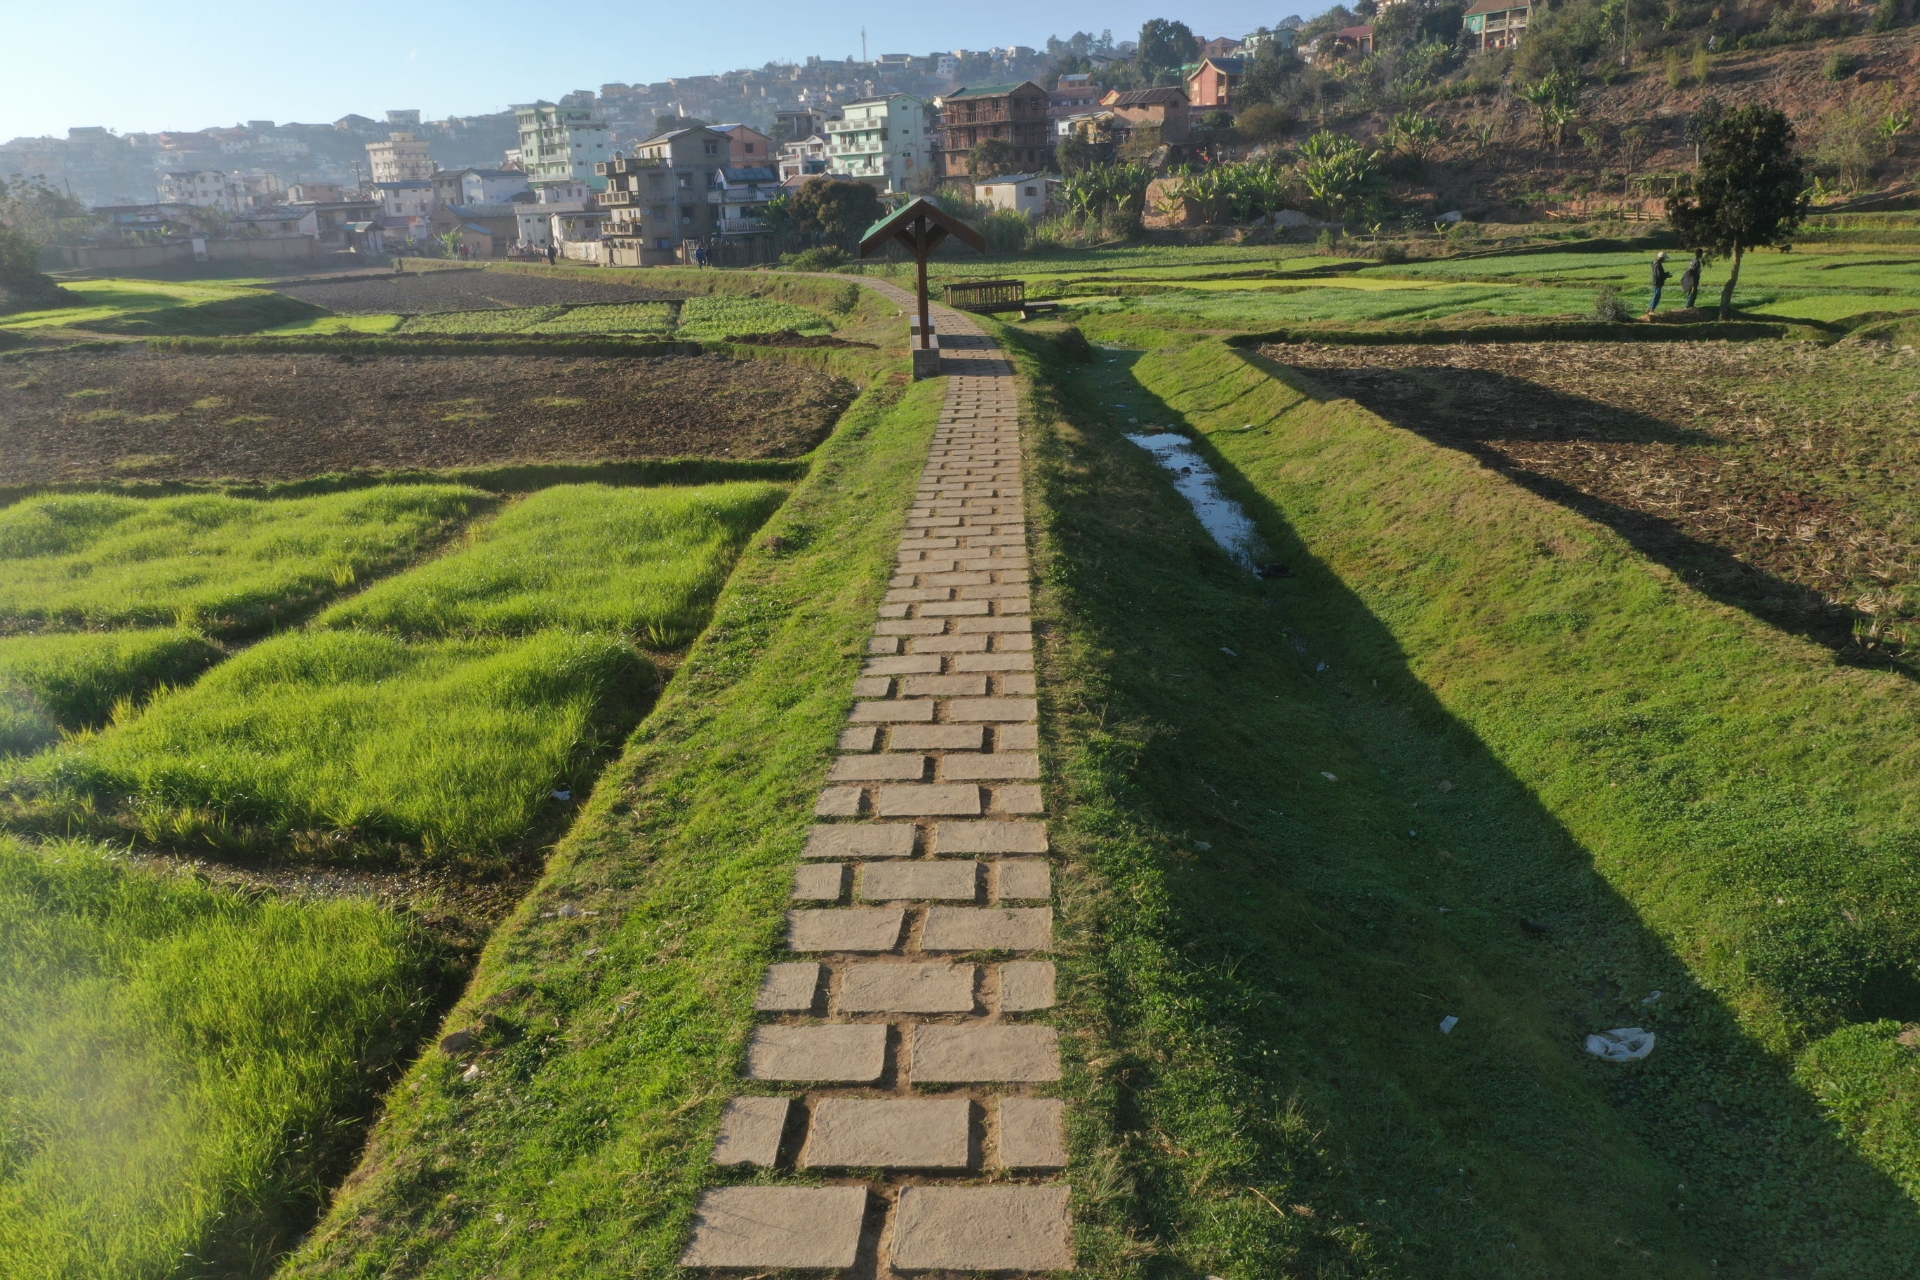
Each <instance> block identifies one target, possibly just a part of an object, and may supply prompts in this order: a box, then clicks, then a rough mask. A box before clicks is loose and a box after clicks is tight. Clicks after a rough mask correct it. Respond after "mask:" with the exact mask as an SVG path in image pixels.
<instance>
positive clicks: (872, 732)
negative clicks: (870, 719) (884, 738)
mask: <svg viewBox="0 0 1920 1280" xmlns="http://www.w3.org/2000/svg"><path fill="white" fill-rule="evenodd" d="M879 740H880V728H879V726H878V725H871V724H861V725H854V726H853V727H852V728H850V729H842V730H841V731H840V749H841V750H842V751H871V750H873V747H874V744H875V743H876V742H878V741H879Z"/></svg>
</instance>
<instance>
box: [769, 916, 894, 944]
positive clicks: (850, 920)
mask: <svg viewBox="0 0 1920 1280" xmlns="http://www.w3.org/2000/svg"><path fill="white" fill-rule="evenodd" d="M906 920H907V913H906V912H905V911H903V910H901V909H900V908H899V907H873V908H862V907H839V908H827V909H818V910H816V909H813V908H807V909H802V910H798V911H789V912H787V947H788V949H789V950H793V951H891V950H893V948H894V947H896V946H898V945H899V943H900V930H901V928H902V927H903V926H904V925H905V924H906Z"/></svg>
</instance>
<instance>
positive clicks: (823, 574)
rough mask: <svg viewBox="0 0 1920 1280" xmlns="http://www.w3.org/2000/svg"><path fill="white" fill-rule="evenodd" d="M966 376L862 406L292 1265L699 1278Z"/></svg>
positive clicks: (772, 525) (763, 545)
mask: <svg viewBox="0 0 1920 1280" xmlns="http://www.w3.org/2000/svg"><path fill="white" fill-rule="evenodd" d="M943 390H944V383H943V382H940V381H937V380H936V381H932V382H926V383H920V384H918V385H915V386H913V387H912V388H911V389H909V390H907V391H906V392H905V394H904V397H903V398H901V399H900V400H899V402H898V403H897V404H896V403H894V397H895V395H896V394H897V393H896V392H894V391H893V390H892V389H890V388H887V387H879V388H875V389H873V390H870V391H869V392H868V393H867V394H866V395H865V396H863V397H862V398H861V399H860V400H859V401H857V402H856V403H855V405H854V406H853V408H852V409H850V410H849V411H848V413H847V414H846V415H845V416H844V417H843V418H842V419H841V422H840V425H839V427H838V428H837V430H836V431H835V433H834V435H833V436H832V437H831V438H830V439H829V440H828V442H827V443H826V444H825V445H823V446H822V448H821V450H820V452H819V455H818V459H817V462H816V464H815V466H814V469H813V471H812V473H811V474H810V475H809V477H808V478H807V479H806V480H805V481H803V482H802V483H801V485H800V486H799V487H798V489H796V491H795V493H794V495H793V497H792V498H790V499H789V500H788V501H787V503H786V505H785V506H783V507H782V508H781V510H780V511H779V512H778V513H776V514H775V515H774V517H773V519H772V520H771V521H770V522H769V523H768V525H767V526H766V527H765V529H764V530H763V533H764V534H765V535H766V536H765V537H762V538H759V539H757V540H756V545H755V546H754V547H753V549H751V550H750V551H749V552H748V553H747V554H746V555H745V556H744V557H743V558H742V560H741V562H740V565H739V567H738V569H737V570H736V571H735V572H734V574H733V577H732V578H731V579H730V580H729V582H728V584H727V587H726V589H725V591H724V592H723V593H722V594H721V597H720V600H719V602H718V604H717V606H716V608H715V612H714V618H713V623H712V625H711V626H710V627H709V628H708V630H707V631H706V633H705V634H704V635H703V636H702V638H701V639H700V640H699V641H698V642H696V643H695V645H694V647H693V649H692V650H691V651H690V653H689V654H688V657H687V660H686V662H685V663H684V664H683V665H682V666H681V668H680V669H679V671H678V673H677V674H676V676H675V678H674V680H673V682H672V684H671V685H669V686H668V689H667V691H666V693H665V694H664V695H663V697H662V699H661V701H660V704H659V706H658V707H657V708H656V709H655V710H654V712H653V713H652V714H651V715H650V716H649V718H648V719H647V720H646V721H645V722H644V723H643V724H642V726H641V728H640V730H639V731H638V732H637V733H636V734H635V735H634V737H633V739H632V741H631V742H630V744H629V747H628V750H627V753H626V755H625V756H624V757H623V759H622V760H621V761H620V763H619V764H618V765H616V766H615V767H613V768H612V769H610V770H609V771H608V772H607V773H606V774H605V775H604V776H603V777H602V779H601V781H600V783H599V785H598V786H597V787H596V788H595V792H594V796H593V799H592V801H591V802H590V804H589V806H588V809H587V811H586V812H585V813H584V814H583V815H582V817H581V819H580V821H579V822H578V823H577V824H576V825H575V827H574V828H573V830H572V832H571V833H570V834H569V835H568V837H567V839H566V840H565V842H564V843H563V844H562V845H561V847H560V849H559V851H558V853H557V854H556V856H555V857H554V859H553V860H552V862H551V864H550V867H549V870H548V874H547V877H546V879H545V880H544V881H543V882H542V883H541V885H540V886H539V888H538V889H537V890H535V892H533V893H532V894H531V895H529V897H528V898H527V899H526V900H525V901H524V902H523V903H522V904H521V907H520V909H519V911H518V913H517V914H516V915H515V917H514V918H513V919H512V920H510V921H509V922H508V923H507V924H506V925H505V926H504V927H502V929H501V930H500V931H499V932H498V933H497V934H496V935H495V936H494V938H493V940H492V942H491V943H490V944H489V946H488V948H487V951H486V953H485V955H484V956H483V957H482V960H481V967H480V972H479V975H478V976H477V978H476V979H475V982H474V984H473V987H472V989H471V990H470V991H469V992H468V995H467V996H466V998H465V999H464V1000H463V1002H462V1003H461V1005H460V1006H459V1008H458V1009H457V1010H456V1011H455V1012H454V1014H453V1015H452V1016H451V1018H450V1019H449V1021H448V1024H447V1029H448V1030H449V1031H470V1032H472V1038H471V1043H470V1044H468V1045H466V1046H465V1047H457V1048H454V1049H451V1050H449V1051H448V1052H435V1053H432V1054H429V1055H428V1057H427V1058H426V1060H424V1061H422V1062H420V1063H419V1064H417V1065H416V1066H415V1068H414V1070H413V1071H412V1073H411V1074H410V1076H409V1078H408V1079H407V1080H406V1081H405V1082H404V1083H403V1084H402V1086H401V1087H399V1088H398V1089H396V1091H395V1093H394V1095H393V1097H392V1099H391V1101H390V1104H389V1109H388V1113H387V1116H386V1118H385V1120H384V1121H383V1122H382V1124H381V1126H380V1127H379V1129H378V1131H377V1132H376V1134H375V1137H374V1139H373V1142H372V1144H371V1146H370V1147H369V1150H368V1152H367V1155H366V1157H365V1159H364V1161H363V1163H362V1165H361V1167H360V1169H359V1170H358V1172H356V1173H355V1174H354V1176H353V1177H352V1178H351V1179H350V1180H349V1181H348V1183H347V1185H346V1186H345V1187H344V1188H343V1189H342V1191H341V1193H340V1195H339V1197H338V1199H337V1201H336V1203H335V1205H334V1207H333V1210H332V1212H331V1213H330V1214H329V1215H328V1217H327V1219H326V1221H325V1222H324V1223H323V1224H322V1226H321V1228H320V1230H319V1231H318V1232H317V1233H316V1234H315V1235H314V1237H313V1238H312V1239H311V1240H309V1241H308V1242H307V1243H306V1245H304V1246H303V1248H302V1249H301V1251H300V1253H299V1254H298V1255H297V1256H296V1257H295V1258H294V1259H293V1260H292V1262H291V1263H290V1264H289V1266H288V1267H287V1271H286V1274H287V1275H288V1276H301V1277H315V1276H356V1277H361V1276H364V1277H374V1276H391V1275H402V1274H404V1275H409V1276H420V1277H429V1276H431V1277H449V1278H452V1277H458V1278H460V1280H466V1278H467V1277H471V1276H474V1275H477V1274H482V1273H485V1274H492V1275H499V1276H510V1275H524V1276H551V1275H556V1274H560V1273H566V1274H580V1275H589V1274H592V1275H600V1274H606V1275H616V1274H617V1275H628V1276H631V1275H640V1276H656V1277H666V1276H671V1275H673V1274H674V1273H675V1268H674V1262H675V1259H676V1258H677V1256H678V1253H679V1250H680V1248H681V1246H682V1244H683V1243H684V1236H685V1230H686V1224H687V1222H688V1219H689V1216H690V1214H691V1212H692V1208H693V1204H694V1201H695V1199H696V1198H697V1196H698V1193H699V1191H700V1189H701V1188H702V1187H703V1186H704V1185H706V1183H707V1182H708V1181H709V1180H711V1179H713V1178H714V1177H716V1176H720V1175H718V1174H717V1173H716V1171H715V1170H714V1169H713V1166H712V1165H711V1164H710V1163H709V1161H708V1159H707V1154H708V1152H707V1147H708V1144H710V1143H711V1141H712V1138H713V1134H714V1129H715V1126H716V1124H717V1122H718V1116H719V1109H720V1106H721V1104H722V1102H723V1100H724V1099H725V1098H726V1097H727V1096H728V1093H729V1092H730V1091H731V1090H732V1089H733V1088H734V1086H735V1084H736V1081H737V1079H738V1069H739V1061H740V1055H741V1052H742V1049H743V1046H744V1043H745V1038H746V1035H747V1032H748V1029H749V1027H750V1025H751V1022H752V1011H751V1010H752V1002H753V996H754V993H755V991H756V989H757V987H758V984H759V981H760V976H761V972H762V967H763V966H764V965H765V963H766V962H767V961H768V959H769V958H770V957H771V956H772V955H773V953H774V952H775V950H776V949H777V947H778V946H779V943H780V939H781V936H782V924H783V912H784V909H785V907H786V903H787V894H788V891H789V888H790V881H789V876H790V873H791V870H792V867H793V865H794V863H795V862H796V860H797V858H798V853H799V848H800V845H801V842H802V840H803V839H804V834H805V829H806V826H807V824H808V822H809V821H810V818H809V816H808V814H809V809H810V806H811V802H812V800H813V796H814V794H815V791H816V790H817V788H818V786H819V784H820V780H821V778H822V777H823V776H824V773H825V770H826V767H827V762H828V760H829V759H830V757H831V754H832V750H833V746H834V743H835V741H836V739H837V736H838V734H839V731H840V729H841V727H842V724H843V722H844V718H845V715H846V708H847V704H848V700H849V698H850V696H851V691H852V678H853V676H854V674H855V673H856V672H857V670H858V668H859V665H860V661H861V657H862V654H863V653H864V651H865V647H866V645H865V642H866V637H867V634H868V632H869V629H870V627H871V624H872V619H873V615H874V611H875V609H876V608H877V606H878V604H879V602H880V600H881V598H882V596H883V595H884V593H885V590H886V583H887V579H888V577H889V575H890V572H891V569H892V566H893V560H894V541H895V539H896V538H897V536H898V533H899V529H900V527H901V523H902V521H903V520H904V518H905V516H906V512H907V508H908V506H909V504H910V502H911V498H912V494H913V489H914V485H915V483H916V481H917V479H918V477H919V474H920V470H921V468H922V466H923V465H924V463H925V460H926V450H927V445H928V441H929V438H930V436H931V432H932V429H933V423H934V419H935V416H936V412H937V409H938V406H939V403H940V398H941V395H942V393H943ZM774 539H778V541H777V542H776V541H774ZM455 1045H456V1046H458V1045H459V1042H458V1041H456V1042H455Z"/></svg>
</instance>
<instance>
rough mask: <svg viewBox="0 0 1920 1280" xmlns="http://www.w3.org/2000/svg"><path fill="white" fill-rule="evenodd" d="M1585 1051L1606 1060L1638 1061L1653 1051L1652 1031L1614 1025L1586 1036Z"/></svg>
mask: <svg viewBox="0 0 1920 1280" xmlns="http://www.w3.org/2000/svg"><path fill="white" fill-rule="evenodd" d="M1587 1052H1588V1053H1590V1054H1592V1055H1593V1056H1594V1057H1596V1058H1600V1059H1602V1060H1603V1061H1606V1062H1638V1061H1640V1059H1642V1058H1644V1057H1646V1056H1647V1055H1648V1054H1650V1053H1652V1052H1653V1032H1651V1031H1642V1030H1641V1029H1640V1028H1639V1027H1615V1028H1614V1029H1613V1030H1611V1031H1602V1032H1599V1033H1597V1034H1595V1035H1590V1036H1588V1037H1587Z"/></svg>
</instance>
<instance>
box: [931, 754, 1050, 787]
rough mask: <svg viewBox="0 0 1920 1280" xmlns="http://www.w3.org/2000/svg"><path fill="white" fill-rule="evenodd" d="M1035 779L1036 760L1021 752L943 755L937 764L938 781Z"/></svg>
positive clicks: (1037, 757)
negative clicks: (938, 766)
mask: <svg viewBox="0 0 1920 1280" xmlns="http://www.w3.org/2000/svg"><path fill="white" fill-rule="evenodd" d="M1039 776H1040V757H1039V756H1036V755H1031V754H1028V753H1025V752H1007V751H994V752H988V753H985V754H982V755H964V756H947V757H945V758H943V759H942V760H941V761H940V781H942V782H959V781H962V780H967V779H977V780H979V781H983V782H985V781H998V780H1001V779H1007V778H1037V777H1039Z"/></svg>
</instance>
